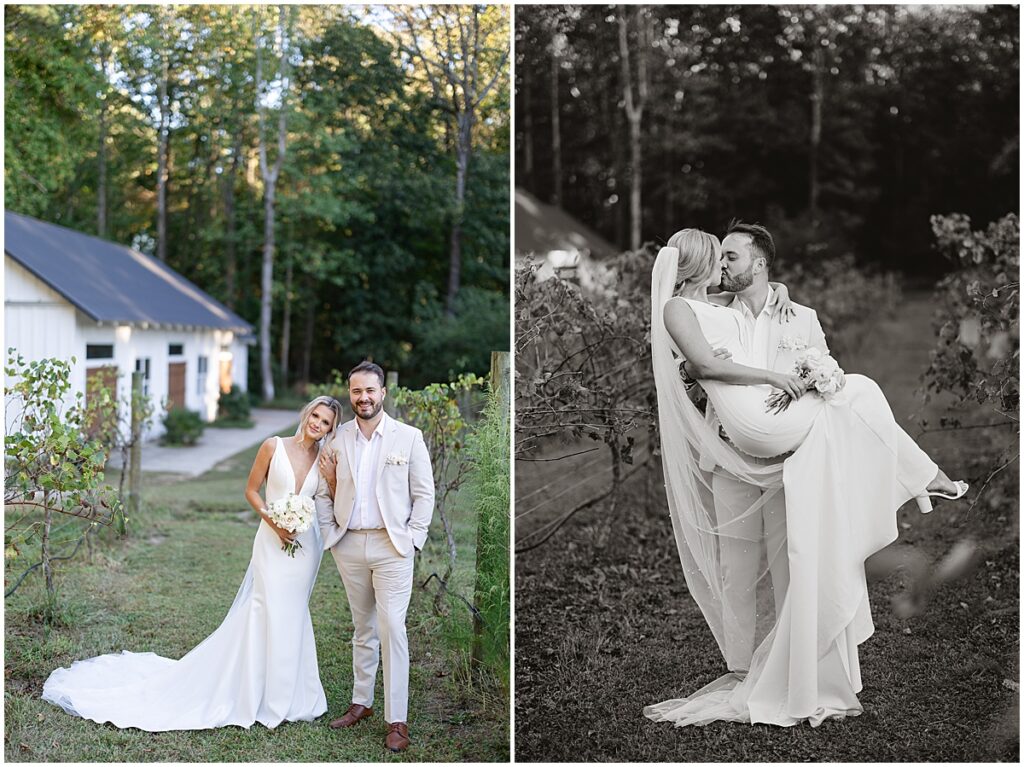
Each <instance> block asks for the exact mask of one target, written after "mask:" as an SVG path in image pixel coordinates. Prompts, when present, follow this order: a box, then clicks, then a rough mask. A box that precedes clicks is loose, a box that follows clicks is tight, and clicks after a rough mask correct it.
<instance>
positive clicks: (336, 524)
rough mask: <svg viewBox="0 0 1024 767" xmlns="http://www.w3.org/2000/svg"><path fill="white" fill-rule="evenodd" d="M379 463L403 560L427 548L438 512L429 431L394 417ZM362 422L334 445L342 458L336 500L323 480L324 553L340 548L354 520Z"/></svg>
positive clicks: (347, 427)
mask: <svg viewBox="0 0 1024 767" xmlns="http://www.w3.org/2000/svg"><path fill="white" fill-rule="evenodd" d="M385 424H386V425H385V429H384V435H383V439H384V441H383V442H382V443H381V448H380V457H379V460H378V462H377V467H376V472H377V502H378V503H379V504H380V511H381V516H382V517H383V518H384V526H385V527H386V528H387V532H388V537H389V538H391V543H392V544H393V545H394V547H395V549H396V550H397V551H398V553H399V554H401V555H402V556H403V557H411V556H412V555H413V551H414V549H417V550H418V549H421V548H423V543H424V542H425V541H426V540H427V528H429V527H430V519H431V517H432V516H433V514H434V474H433V470H432V469H431V467H430V455H429V454H428V453H427V446H426V445H425V444H424V443H423V433H422V432H421V431H420V430H419V429H417V428H415V427H413V426H409V425H408V424H404V423H401V422H400V421H396V420H395V419H394V418H391V417H388V418H387V420H386V422H385ZM358 428H359V426H358V425H357V423H356V419H355V418H353V419H352V420H351V421H348V422H347V423H345V424H343V425H342V426H341V427H340V428H339V429H338V433H337V435H336V436H335V438H334V442H333V444H331V445H329V446H328V447H332V448H334V450H335V451H336V453H337V456H338V467H337V477H338V485H337V489H336V490H335V494H334V502H333V503H332V502H331V497H330V494H329V491H328V487H327V482H326V480H324V478H323V477H320V485H319V487H318V489H317V493H316V515H317V522H318V523H319V525H320V532H321V534H322V535H323V539H324V549H325V550H328V549H331V548H333V547H334V546H335V544H337V543H338V541H340V540H341V539H342V538H343V537H344V535H345V533H346V532H347V531H348V523H349V517H350V516H351V514H352V506H353V504H354V502H355V497H356V483H355V470H354V466H355V452H356V429H358Z"/></svg>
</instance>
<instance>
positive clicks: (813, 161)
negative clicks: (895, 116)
mask: <svg viewBox="0 0 1024 767" xmlns="http://www.w3.org/2000/svg"><path fill="white" fill-rule="evenodd" d="M813 59H814V66H813V69H812V72H811V77H812V87H813V91H812V93H811V147H810V163H809V165H810V193H809V195H808V198H809V200H810V211H811V224H812V225H813V226H815V227H817V226H818V195H819V191H820V190H819V183H818V151H819V149H820V147H821V109H822V102H823V101H824V99H825V72H824V69H825V51H824V50H823V48H822V46H821V44H820V42H819V44H817V45H815V46H814V56H813Z"/></svg>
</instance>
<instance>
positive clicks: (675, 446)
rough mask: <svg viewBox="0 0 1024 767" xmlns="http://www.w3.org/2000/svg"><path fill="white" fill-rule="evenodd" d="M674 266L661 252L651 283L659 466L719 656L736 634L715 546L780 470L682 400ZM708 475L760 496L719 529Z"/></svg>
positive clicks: (758, 504)
mask: <svg viewBox="0 0 1024 767" xmlns="http://www.w3.org/2000/svg"><path fill="white" fill-rule="evenodd" d="M678 261H679V250H678V249H677V248H672V247H666V248H662V249H661V251H660V252H659V253H658V257H657V259H656V260H655V263H654V271H653V275H652V279H651V356H652V359H653V365H654V381H655V384H656V386H657V391H658V425H659V429H660V433H661V462H662V469H663V471H664V475H665V490H666V493H667V495H668V508H669V513H670V515H671V518H672V527H673V530H674V532H675V538H676V544H677V546H678V548H679V558H680V560H681V561H682V564H683V572H684V574H685V577H686V585H687V587H688V588H689V590H690V593H691V594H692V595H693V598H694V600H696V602H697V605H698V606H699V607H700V609H701V612H703V614H704V618H705V620H707V623H708V626H709V627H710V628H711V632H712V634H714V636H715V639H716V640H717V642H718V646H719V648H720V649H721V650H722V655H723V656H725V655H726V647H727V646H728V645H729V643H730V641H731V639H733V638H734V637H730V636H729V633H730V632H735V631H738V630H739V627H738V625H737V621H736V619H735V616H732V615H730V614H729V612H728V608H727V607H726V606H725V602H724V601H723V599H722V587H723V582H724V575H723V568H722V562H721V558H720V550H721V544H722V539H726V538H739V539H742V538H743V536H744V533H743V529H744V527H745V526H744V525H742V524H740V522H741V521H742V520H743V519H745V518H746V517H748V516H749V515H751V514H757V513H760V512H761V509H762V506H763V505H764V504H765V503H766V502H767V501H768V500H769V499H770V498H771V497H772V495H773V494H774V493H777V492H779V491H780V490H781V488H782V464H781V463H775V464H769V465H761V464H759V463H757V462H755V461H754V460H752V459H748V458H746V457H744V456H742V455H741V454H740V453H738V452H737V451H736V450H735V448H733V447H732V446H731V445H729V444H728V443H727V442H726V441H725V440H723V439H722V438H721V437H720V436H719V434H718V432H717V430H716V429H715V428H714V427H713V426H712V425H711V424H710V423H709V422H708V421H707V420H706V419H705V417H704V415H703V414H702V413H701V412H700V410H698V409H697V407H696V405H694V403H693V402H692V401H691V400H690V398H689V397H688V396H687V392H686V388H685V387H684V385H683V381H682V378H681V377H680V374H679V365H680V363H681V362H682V359H681V357H680V356H679V355H678V352H677V350H676V348H675V346H674V344H673V342H672V339H671V338H670V337H669V334H668V330H667V329H666V327H665V320H664V316H663V314H664V309H665V304H666V303H667V302H668V300H669V299H670V298H672V296H673V292H674V288H675V285H676V276H677V271H678ZM715 472H725V473H727V474H728V475H730V476H731V477H733V478H735V479H738V480H741V481H743V482H746V483H748V484H751V485H755V486H758V487H761V488H763V489H764V492H763V493H762V494H761V495H760V497H759V498H757V499H756V500H754V501H753V503H752V505H751V506H750V507H749V508H747V509H746V510H743V511H739V513H738V514H734V515H732V519H730V520H727V521H721V522H720V521H719V520H718V519H717V515H716V513H715V504H714V497H713V491H712V484H711V483H712V477H713V475H714V473H715ZM747 540H748V541H749V544H750V545H751V546H757V545H760V539H758V540H750V539H747ZM768 556H769V557H771V556H784V552H768Z"/></svg>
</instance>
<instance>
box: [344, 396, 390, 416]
mask: <svg viewBox="0 0 1024 767" xmlns="http://www.w3.org/2000/svg"><path fill="white" fill-rule="evenodd" d="M349 407H351V408H352V412H353V413H354V414H355V416H356V418H361V419H362V420H364V421H372V420H373V419H374V418H376V417H377V413H379V412H380V411H381V408H383V407H384V400H381V401H380V402H378V403H377V404H376V405H372V406H371V407H370V412H369V414H364V413H363V412H362V411H360V409H359V408H360V407H361V406H359V405H352V404H351V403H350V404H349Z"/></svg>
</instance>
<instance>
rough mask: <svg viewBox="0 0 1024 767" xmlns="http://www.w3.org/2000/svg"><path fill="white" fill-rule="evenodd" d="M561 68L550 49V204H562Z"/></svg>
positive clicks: (555, 53) (558, 60)
mask: <svg viewBox="0 0 1024 767" xmlns="http://www.w3.org/2000/svg"><path fill="white" fill-rule="evenodd" d="M561 68H562V58H561V56H559V55H558V52H557V51H556V50H554V45H552V51H551V165H552V169H553V172H554V174H555V183H554V192H553V194H552V200H551V202H552V204H554V205H559V206H561V204H562V126H561V114H560V113H561V105H560V104H559V98H558V95H559V94H558V72H559V70H560V69H561Z"/></svg>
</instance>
